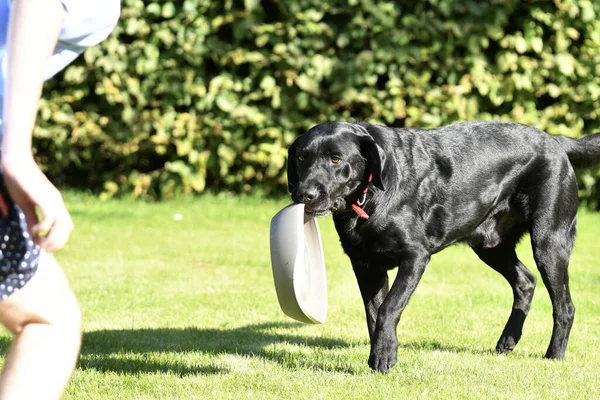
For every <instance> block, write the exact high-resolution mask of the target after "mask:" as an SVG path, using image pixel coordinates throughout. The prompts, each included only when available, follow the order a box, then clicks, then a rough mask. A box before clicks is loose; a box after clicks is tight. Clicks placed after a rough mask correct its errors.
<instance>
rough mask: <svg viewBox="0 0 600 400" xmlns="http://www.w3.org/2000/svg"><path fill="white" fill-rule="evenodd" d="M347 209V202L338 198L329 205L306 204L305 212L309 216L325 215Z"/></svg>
mask: <svg viewBox="0 0 600 400" xmlns="http://www.w3.org/2000/svg"><path fill="white" fill-rule="evenodd" d="M344 209H345V202H344V201H343V200H336V201H334V202H333V203H331V204H329V205H328V206H327V205H326V206H324V205H322V204H320V205H308V204H305V205H304V213H305V214H306V215H308V216H309V217H324V216H327V215H329V214H331V213H334V212H338V211H343V210H344Z"/></svg>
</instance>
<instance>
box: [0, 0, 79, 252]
mask: <svg viewBox="0 0 600 400" xmlns="http://www.w3.org/2000/svg"><path fill="white" fill-rule="evenodd" d="M63 18H64V9H63V6H62V4H61V2H60V1H58V0H13V1H12V6H11V14H10V20H9V29H8V41H7V46H6V54H5V56H6V58H7V60H8V66H7V75H6V80H5V91H4V118H3V120H4V136H3V140H2V157H1V158H2V173H3V177H4V183H5V185H6V187H7V189H8V191H9V193H10V195H11V197H12V198H13V200H14V201H15V203H16V204H17V205H18V206H19V207H21V209H22V210H23V212H24V213H25V216H26V218H27V224H28V227H29V230H30V233H31V234H32V236H33V238H34V240H35V241H36V242H37V243H38V244H40V245H41V246H42V247H43V248H44V249H46V250H47V251H49V252H51V251H55V250H58V249H59V248H61V247H62V246H64V244H65V243H66V241H67V239H68V237H69V235H70V233H71V231H72V229H73V222H72V221H71V217H70V215H69V212H68V211H67V209H66V207H65V205H64V202H63V200H62V196H61V195H60V193H59V191H58V190H57V189H56V188H55V187H54V185H52V183H50V181H49V180H48V179H47V178H46V176H45V175H44V174H43V173H42V172H41V171H40V169H39V167H38V166H37V164H36V163H35V161H34V159H33V154H32V149H31V137H32V131H33V128H34V126H35V120H36V115H37V109H38V102H39V98H40V95H41V91H42V85H43V81H44V69H45V66H46V62H47V60H48V59H49V57H50V56H51V55H52V52H53V51H54V48H55V47H56V43H57V41H58V35H59V34H60V30H61V26H62V22H63ZM36 208H38V209H39V212H40V213H41V220H40V218H38V216H37V214H36ZM46 232H47V235H45V236H43V237H41V235H42V234H44V233H46Z"/></svg>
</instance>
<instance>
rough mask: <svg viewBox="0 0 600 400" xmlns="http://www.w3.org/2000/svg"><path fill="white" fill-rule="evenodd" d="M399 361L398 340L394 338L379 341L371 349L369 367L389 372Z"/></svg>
mask: <svg viewBox="0 0 600 400" xmlns="http://www.w3.org/2000/svg"><path fill="white" fill-rule="evenodd" d="M396 362H398V342H397V341H394V340H387V341H377V342H376V344H375V346H373V347H372V349H371V354H370V356H369V367H371V369H372V370H374V371H377V372H381V373H387V372H389V370H390V368H392V367H393V366H394V365H396Z"/></svg>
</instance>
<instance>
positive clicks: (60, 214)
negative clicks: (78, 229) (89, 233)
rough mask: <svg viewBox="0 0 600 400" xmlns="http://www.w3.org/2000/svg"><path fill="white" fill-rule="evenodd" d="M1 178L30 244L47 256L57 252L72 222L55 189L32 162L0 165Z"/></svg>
mask: <svg viewBox="0 0 600 400" xmlns="http://www.w3.org/2000/svg"><path fill="white" fill-rule="evenodd" d="M3 161H4V160H3ZM2 174H3V179H4V184H5V185H6V188H7V190H8V193H9V194H10V196H11V197H12V199H13V200H14V202H15V203H16V204H17V205H18V206H19V207H20V208H21V210H23V213H24V214H25V218H26V220H27V227H28V228H29V232H30V234H31V236H32V238H33V241H34V242H35V243H36V244H38V245H40V246H41V247H42V248H43V249H44V250H46V251H47V252H49V253H51V252H54V251H56V250H59V249H61V248H62V247H63V246H64V245H65V244H66V243H67V240H68V239H69V235H70V234H71V231H72V230H73V221H72V220H71V215H70V214H69V211H68V210H67V208H66V206H65V203H64V202H63V198H62V196H61V194H60V192H59V191H58V189H56V187H55V186H54V185H53V184H52V183H51V182H50V181H49V180H48V178H46V176H45V175H44V174H43V172H42V171H41V170H40V169H39V167H38V166H37V164H36V163H35V161H34V160H33V159H25V160H23V159H21V160H19V161H18V162H14V161H13V162H11V163H10V164H9V163H5V162H3V163H2ZM38 211H39V214H38Z"/></svg>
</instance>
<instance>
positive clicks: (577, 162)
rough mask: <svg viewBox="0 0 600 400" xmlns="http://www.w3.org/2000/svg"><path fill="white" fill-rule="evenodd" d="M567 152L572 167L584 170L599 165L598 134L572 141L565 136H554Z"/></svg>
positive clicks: (599, 141) (599, 143)
mask: <svg viewBox="0 0 600 400" xmlns="http://www.w3.org/2000/svg"><path fill="white" fill-rule="evenodd" d="M554 138H555V139H556V140H557V141H558V143H559V144H560V145H561V146H562V148H563V149H565V151H566V152H567V155H568V156H569V161H571V164H572V165H573V166H574V167H578V168H586V167H593V166H595V165H600V132H599V133H594V134H592V135H588V136H584V137H582V138H581V139H573V138H570V137H566V136H554Z"/></svg>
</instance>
